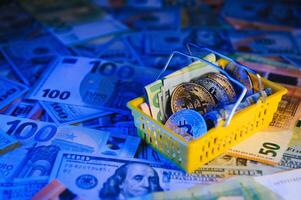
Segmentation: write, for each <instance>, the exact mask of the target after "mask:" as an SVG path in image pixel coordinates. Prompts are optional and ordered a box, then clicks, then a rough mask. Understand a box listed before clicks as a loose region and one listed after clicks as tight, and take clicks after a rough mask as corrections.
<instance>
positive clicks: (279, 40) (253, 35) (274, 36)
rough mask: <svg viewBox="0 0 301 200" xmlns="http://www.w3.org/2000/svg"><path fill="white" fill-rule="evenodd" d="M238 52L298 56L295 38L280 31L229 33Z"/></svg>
mask: <svg viewBox="0 0 301 200" xmlns="http://www.w3.org/2000/svg"><path fill="white" fill-rule="evenodd" d="M229 37H230V40H231V43H232V45H233V48H234V49H235V50H236V51H237V52H243V53H253V54H261V55H298V53H299V50H298V46H297V45H296V41H295V39H294V37H293V36H292V35H291V34H290V33H288V32H279V31H229Z"/></svg>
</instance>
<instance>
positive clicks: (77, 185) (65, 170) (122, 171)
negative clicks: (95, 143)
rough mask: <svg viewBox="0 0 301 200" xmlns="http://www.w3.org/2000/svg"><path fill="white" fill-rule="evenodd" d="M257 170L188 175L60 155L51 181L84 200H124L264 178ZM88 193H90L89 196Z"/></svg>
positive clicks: (139, 163) (130, 162)
mask: <svg viewBox="0 0 301 200" xmlns="http://www.w3.org/2000/svg"><path fill="white" fill-rule="evenodd" d="M263 174H264V172H263V171H262V170H259V169H256V168H250V169H249V168H239V167H234V168H233V167H220V166H214V167H213V166H211V167H206V168H202V169H200V170H197V171H196V172H195V173H194V174H186V173H185V172H183V171H181V170H179V169H178V168H177V167H175V166H170V165H167V164H163V163H156V162H155V163H153V162H150V161H145V160H137V159H127V160H125V159H121V158H114V157H97V156H89V155H85V154H74V153H68V152H61V153H59V155H58V156H57V159H56V162H55V164H54V168H53V170H52V172H51V177H50V179H51V180H52V179H58V180H59V181H60V182H62V183H63V184H64V185H66V187H68V188H69V189H70V190H71V191H72V192H74V193H76V194H78V195H79V196H81V197H82V198H85V199H94V198H97V197H100V198H104V199H105V198H111V199H114V198H115V199H118V198H119V199H122V198H130V197H139V196H141V195H145V194H148V193H150V192H158V191H168V190H175V189H182V188H188V187H192V186H194V185H196V184H202V183H212V182H217V181H220V180H221V179H222V178H226V177H230V176H234V175H246V176H261V175H263ZM87 190H89V192H87Z"/></svg>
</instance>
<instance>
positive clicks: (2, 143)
mask: <svg viewBox="0 0 301 200" xmlns="http://www.w3.org/2000/svg"><path fill="white" fill-rule="evenodd" d="M19 145H20V143H19V142H18V141H17V140H16V139H15V138H13V137H11V136H10V135H7V134H6V133H5V132H3V131H2V130H0V154H5V153H6V152H8V151H11V150H13V149H14V148H16V147H18V146H19Z"/></svg>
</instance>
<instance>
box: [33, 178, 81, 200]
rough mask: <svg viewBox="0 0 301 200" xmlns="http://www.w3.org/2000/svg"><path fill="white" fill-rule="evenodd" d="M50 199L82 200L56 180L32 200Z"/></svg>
mask: <svg viewBox="0 0 301 200" xmlns="http://www.w3.org/2000/svg"><path fill="white" fill-rule="evenodd" d="M49 199H51V200H52V199H68V200H72V199H73V200H80V199H81V198H80V197H78V196H77V195H76V194H74V193H72V192H71V191H70V190H69V189H68V188H66V187H65V186H64V185H63V184H62V183H61V182H59V181H58V180H56V179H54V180H52V181H51V182H50V183H49V184H47V185H46V186H45V187H44V188H42V190H40V191H39V192H38V193H37V194H35V195H34V197H33V198H32V200H49Z"/></svg>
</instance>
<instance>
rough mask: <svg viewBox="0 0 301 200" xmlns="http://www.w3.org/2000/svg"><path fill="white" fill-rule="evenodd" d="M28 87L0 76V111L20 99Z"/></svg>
mask: <svg viewBox="0 0 301 200" xmlns="http://www.w3.org/2000/svg"><path fill="white" fill-rule="evenodd" d="M27 90H28V87H27V86H25V85H23V84H21V83H18V82H15V81H12V80H8V79H6V78H4V77H1V76H0V109H2V108H3V107H4V106H6V105H8V104H9V103H11V101H13V100H14V99H16V98H18V97H20V96H21V95H22V94H24V93H25V92H26V91H27Z"/></svg>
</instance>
